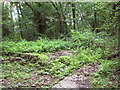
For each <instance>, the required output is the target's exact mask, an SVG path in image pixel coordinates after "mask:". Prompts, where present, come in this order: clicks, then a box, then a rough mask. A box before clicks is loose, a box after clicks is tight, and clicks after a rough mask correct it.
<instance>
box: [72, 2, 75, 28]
mask: <svg viewBox="0 0 120 90" xmlns="http://www.w3.org/2000/svg"><path fill="white" fill-rule="evenodd" d="M72 14H73V29H74V30H75V4H72Z"/></svg>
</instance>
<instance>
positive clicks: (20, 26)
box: [15, 3, 23, 38]
mask: <svg viewBox="0 0 120 90" xmlns="http://www.w3.org/2000/svg"><path fill="white" fill-rule="evenodd" d="M15 4H16V7H17V13H18V20H19V28H20V35H21V38H23V33H22V25H21V19H20V12H19V6H18V3H15Z"/></svg>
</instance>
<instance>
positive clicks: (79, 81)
mask: <svg viewBox="0 0 120 90" xmlns="http://www.w3.org/2000/svg"><path fill="white" fill-rule="evenodd" d="M71 54H74V53H73V52H71V51H70V50H67V51H58V52H54V53H49V54H46V55H47V56H48V57H49V61H54V60H55V59H59V57H60V56H69V55H71ZM26 65H27V63H26ZM22 66H24V65H23V64H22ZM98 66H99V65H98V64H97V63H94V64H88V65H83V66H81V67H80V68H79V69H77V70H74V71H73V73H71V74H69V75H68V76H66V77H65V78H64V79H63V80H61V81H59V80H57V79H56V78H54V77H53V76H52V75H47V73H46V74H39V70H41V68H42V67H41V66H39V67H37V68H38V70H34V71H32V72H30V73H29V75H30V77H29V78H26V79H24V80H22V79H20V78H18V79H15V80H14V79H12V78H10V77H7V78H5V79H4V80H2V85H3V86H7V87H14V86H15V85H17V86H20V87H36V86H37V87H42V86H43V87H46V86H47V87H49V86H50V87H51V86H52V88H90V86H91V84H90V81H89V79H90V75H91V74H92V73H93V72H96V71H97V68H98ZM63 72H64V71H63ZM20 73H21V74H24V73H22V72H20ZM23 77H25V76H23ZM28 82H29V83H28ZM55 82H58V83H57V84H55ZM12 85H13V86H12Z"/></svg>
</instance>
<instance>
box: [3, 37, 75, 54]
mask: <svg viewBox="0 0 120 90" xmlns="http://www.w3.org/2000/svg"><path fill="white" fill-rule="evenodd" d="M72 47H74V44H73V43H71V42H70V41H62V40H55V39H54V40H49V39H43V38H40V39H39V40H36V41H26V40H22V41H19V42H13V41H2V51H3V52H6V53H7V52H12V53H13V52H36V53H41V52H55V51H60V50H69V49H71V48H72Z"/></svg>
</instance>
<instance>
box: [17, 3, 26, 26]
mask: <svg viewBox="0 0 120 90" xmlns="http://www.w3.org/2000/svg"><path fill="white" fill-rule="evenodd" d="M19 9H20V12H21V16H22V18H23V19H24V18H25V17H24V15H23V12H22V9H21V4H20V5H19ZM24 25H25V28H27V25H26V23H25V24H24ZM22 26H23V25H22Z"/></svg>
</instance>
